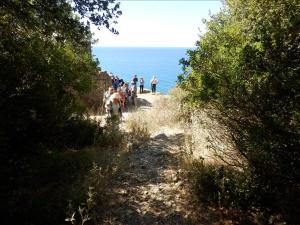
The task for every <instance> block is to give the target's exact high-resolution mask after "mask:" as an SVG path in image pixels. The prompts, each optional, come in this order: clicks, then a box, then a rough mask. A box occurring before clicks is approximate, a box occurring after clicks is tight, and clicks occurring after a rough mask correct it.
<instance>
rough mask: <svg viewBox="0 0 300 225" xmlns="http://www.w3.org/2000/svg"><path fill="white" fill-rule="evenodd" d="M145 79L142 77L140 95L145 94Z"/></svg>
mask: <svg viewBox="0 0 300 225" xmlns="http://www.w3.org/2000/svg"><path fill="white" fill-rule="evenodd" d="M144 82H145V81H144V78H143V77H140V94H141V93H144Z"/></svg>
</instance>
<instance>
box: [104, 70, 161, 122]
mask: <svg viewBox="0 0 300 225" xmlns="http://www.w3.org/2000/svg"><path fill="white" fill-rule="evenodd" d="M138 82H139V84H140V90H139V92H140V93H143V92H144V83H145V81H144V78H143V77H140V78H139V79H138V77H137V75H134V76H133V78H132V79H131V82H130V84H131V85H129V84H128V82H125V81H124V80H123V79H120V78H118V76H113V75H111V84H112V85H111V86H110V87H109V88H108V90H107V91H106V92H105V93H104V96H103V103H104V108H105V111H106V114H107V115H108V116H110V117H112V116H117V117H119V118H121V117H122V112H124V111H125V110H126V107H127V105H128V104H131V105H136V98H137V85H138ZM150 83H151V91H152V93H155V92H156V86H157V84H158V80H157V78H156V76H153V77H152V79H151V81H150Z"/></svg>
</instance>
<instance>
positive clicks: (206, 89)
mask: <svg viewBox="0 0 300 225" xmlns="http://www.w3.org/2000/svg"><path fill="white" fill-rule="evenodd" d="M298 8H299V7H298V3H297V1H296V0H279V1H276V2H274V1H265V2H260V1H256V0H249V1H241V0H228V1H227V2H226V8H225V9H224V10H223V11H222V12H221V13H219V14H217V15H215V16H213V17H212V19H211V20H210V21H208V22H207V28H208V32H207V33H205V34H204V35H203V36H202V37H201V39H200V40H199V41H198V43H197V49H196V50H190V51H189V59H188V60H182V63H183V64H184V65H185V66H186V70H185V72H184V74H183V75H182V76H180V86H181V87H182V88H183V89H184V90H186V91H187V92H188V94H187V99H186V102H187V103H189V104H190V105H193V106H197V107H201V108H203V107H204V108H209V109H212V110H215V111H218V113H216V114H215V113H212V115H211V116H212V117H213V119H216V120H217V121H218V123H220V124H221V125H222V126H224V127H225V128H226V130H227V131H228V132H229V134H230V137H231V139H232V140H233V143H234V147H235V150H237V151H238V153H239V154H240V155H242V156H243V158H244V159H245V161H246V162H247V166H248V172H249V173H250V174H251V181H252V182H251V183H252V184H253V185H254V186H255V187H259V189H260V191H259V192H256V193H257V198H256V203H255V204H258V205H261V206H263V207H264V209H265V210H266V211H269V210H271V211H273V212H274V213H278V212H279V213H281V214H282V215H284V217H285V218H286V219H287V220H288V221H289V222H291V223H299V219H298V216H297V215H298V214H299V213H300V212H299V209H300V199H299V198H294V196H297V195H299V193H300V192H299V174H300V170H299V168H300V151H299V150H298V146H299V144H300V142H299V140H300V131H299V127H300V125H299V124H300V123H299V121H300V120H299V111H300V104H299V102H300V101H299V92H300V89H299V87H300V79H299V66H298V65H299V62H300V61H299V60H300V58H299V56H300V52H299V46H298V43H299V38H300V35H299V32H296V30H298V24H299V21H298V19H295V18H299V17H300V14H299V13H300V11H299V10H298ZM275 15H276V16H275ZM212 112H213V111H212ZM246 177H248V176H246Z"/></svg>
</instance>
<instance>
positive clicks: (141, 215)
mask: <svg viewBox="0 0 300 225" xmlns="http://www.w3.org/2000/svg"><path fill="white" fill-rule="evenodd" d="M145 101H147V102H150V103H151V104H153V102H154V99H153V96H148V98H147V97H146V98H145ZM150 107H151V106H150ZM183 139H184V134H183V133H182V131H181V130H180V129H177V130H176V129H169V130H168V131H162V132H161V133H159V134H156V136H152V138H151V140H150V141H149V142H148V143H147V144H146V146H143V147H141V148H137V149H133V150H131V151H130V152H129V153H128V155H127V156H126V158H125V163H124V164H125V166H124V168H123V169H122V171H121V172H120V174H119V176H118V177H117V178H116V179H115V180H113V182H112V185H111V189H110V190H108V192H109V198H108V199H110V202H108V203H107V209H106V211H105V213H104V214H105V215H104V223H103V224H105V225H108V224H113V225H121V224H122V225H125V224H126V225H153V224H160V225H176V224H178V225H179V224H180V225H192V224H217V223H212V221H214V218H216V216H215V215H214V213H213V214H212V213H211V212H208V211H207V210H206V209H201V213H200V214H199V210H195V207H194V204H192V203H191V201H190V200H189V199H190V198H189V194H188V193H189V192H188V191H187V190H189V188H188V187H187V186H186V185H187V183H188V182H187V181H186V178H185V175H184V171H182V169H181V168H180V158H181V156H182V154H184V153H183V151H182V150H181V148H180V146H181V143H182V141H183ZM196 217H197V222H196V219H195V218H196ZM199 221H201V222H199ZM215 221H216V220H215Z"/></svg>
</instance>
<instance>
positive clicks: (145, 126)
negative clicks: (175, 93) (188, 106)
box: [126, 95, 180, 134]
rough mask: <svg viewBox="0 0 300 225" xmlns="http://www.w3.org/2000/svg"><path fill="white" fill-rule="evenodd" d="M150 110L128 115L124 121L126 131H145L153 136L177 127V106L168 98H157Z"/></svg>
mask: <svg viewBox="0 0 300 225" xmlns="http://www.w3.org/2000/svg"><path fill="white" fill-rule="evenodd" d="M156 98H157V99H156V101H155V102H154V103H153V106H152V107H151V108H147V109H146V110H145V109H143V108H140V109H137V110H136V111H134V112H132V113H130V116H129V117H128V118H127V121H126V129H128V130H130V131H143V132H145V131H147V132H148V133H149V134H153V133H156V132H159V131H161V130H162V129H166V128H167V129H172V128H175V127H178V126H179V119H178V118H179V105H180V104H178V103H176V101H175V99H174V98H172V97H170V96H163V95H161V96H157V97H156Z"/></svg>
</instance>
